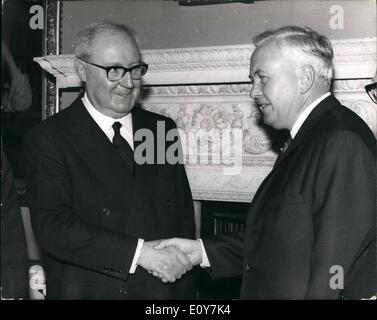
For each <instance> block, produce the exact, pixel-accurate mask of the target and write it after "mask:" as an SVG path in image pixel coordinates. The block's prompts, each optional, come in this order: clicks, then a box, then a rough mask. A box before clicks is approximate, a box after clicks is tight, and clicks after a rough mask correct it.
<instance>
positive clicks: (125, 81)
mask: <svg viewBox="0 0 377 320" xmlns="http://www.w3.org/2000/svg"><path fill="white" fill-rule="evenodd" d="M119 83H120V84H121V85H122V86H123V87H126V88H133V87H134V82H133V80H132V78H131V73H129V72H126V73H125V75H124V76H123V78H122V79H121V80H120V81H119Z"/></svg>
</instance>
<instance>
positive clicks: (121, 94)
mask: <svg viewBox="0 0 377 320" xmlns="http://www.w3.org/2000/svg"><path fill="white" fill-rule="evenodd" d="M114 94H115V95H117V96H121V97H127V96H128V95H130V94H131V91H130V92H114Z"/></svg>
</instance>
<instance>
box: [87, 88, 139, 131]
mask: <svg viewBox="0 0 377 320" xmlns="http://www.w3.org/2000/svg"><path fill="white" fill-rule="evenodd" d="M82 103H83V104H84V106H85V108H86V110H88V112H89V114H90V115H91V117H92V118H93V119H94V121H95V122H96V123H97V124H98V126H99V127H100V128H101V129H102V131H103V132H104V133H105V134H108V132H109V131H110V130H111V132H112V130H113V128H112V125H113V124H114V122H116V121H118V122H120V123H121V124H122V128H124V129H125V130H126V131H127V132H128V133H129V134H131V136H133V129H132V116H131V113H128V114H127V115H125V116H124V117H122V118H117V119H114V118H111V117H109V116H106V115H104V114H103V113H101V112H100V111H98V110H97V109H96V108H94V107H93V105H92V103H91V102H90V101H89V99H88V96H87V94H86V93H85V95H84V97H83V98H82Z"/></svg>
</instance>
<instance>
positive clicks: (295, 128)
mask: <svg viewBox="0 0 377 320" xmlns="http://www.w3.org/2000/svg"><path fill="white" fill-rule="evenodd" d="M330 94H331V93H330V92H326V93H325V94H324V95H322V96H320V97H319V98H318V99H316V100H315V101H313V102H312V103H311V104H310V105H309V106H308V107H307V108H305V110H304V111H303V112H301V113H300V115H299V116H298V118H297V120H296V121H295V123H294V124H293V126H292V129H291V131H290V134H291V137H292V139H294V138H295V136H296V134H297V132H298V130H300V128H301V126H302V125H303V123H304V122H305V120H306V119H307V117H308V116H309V114H310V113H311V112H312V111H313V110H314V108H315V107H316V106H318V105H319V103H320V102H321V101H322V100H324V99H325V98H327V97H328V96H329V95H330ZM199 241H200V244H201V247H202V263H201V264H200V266H201V267H203V268H206V267H210V266H211V264H210V263H209V260H208V256H207V253H206V250H205V248H204V245H203V241H202V239H199Z"/></svg>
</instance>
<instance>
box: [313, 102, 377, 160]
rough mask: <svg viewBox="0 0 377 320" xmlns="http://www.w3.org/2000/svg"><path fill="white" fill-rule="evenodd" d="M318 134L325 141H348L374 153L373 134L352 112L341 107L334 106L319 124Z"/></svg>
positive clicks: (374, 141)
mask: <svg viewBox="0 0 377 320" xmlns="http://www.w3.org/2000/svg"><path fill="white" fill-rule="evenodd" d="M318 133H319V135H320V136H321V137H322V138H325V137H326V140H327V139H330V138H332V139H350V140H354V141H359V142H360V143H363V142H364V143H365V144H366V145H367V146H368V147H369V149H371V151H372V153H373V154H375V153H376V138H375V137H374V134H373V132H372V131H371V129H370V128H369V126H368V125H367V124H366V122H365V121H364V120H363V119H361V118H360V117H359V116H358V115H357V114H356V113H355V112H354V111H352V110H350V109H348V108H347V107H345V106H343V105H338V106H335V107H334V108H332V109H331V111H330V112H329V113H328V114H327V116H326V117H325V118H324V119H323V121H321V122H320V125H319V126H318Z"/></svg>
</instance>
